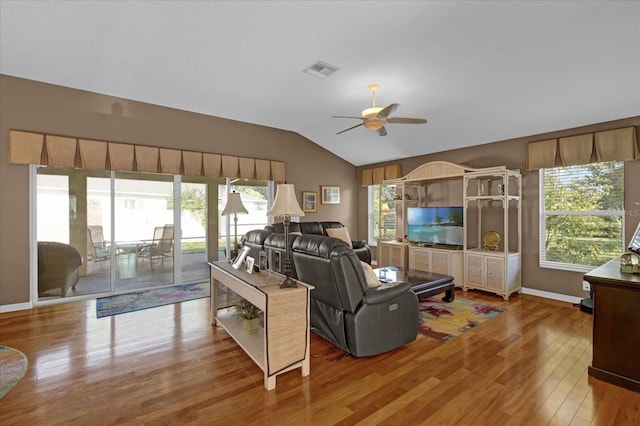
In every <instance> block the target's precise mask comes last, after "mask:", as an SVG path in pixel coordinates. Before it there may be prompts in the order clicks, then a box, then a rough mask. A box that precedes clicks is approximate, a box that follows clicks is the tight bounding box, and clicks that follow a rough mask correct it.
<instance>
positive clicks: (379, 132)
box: [378, 126, 387, 136]
mask: <svg viewBox="0 0 640 426" xmlns="http://www.w3.org/2000/svg"><path fill="white" fill-rule="evenodd" d="M378 134H379V135H380V136H387V129H385V128H384V126H382V127H380V128H379V129H378Z"/></svg>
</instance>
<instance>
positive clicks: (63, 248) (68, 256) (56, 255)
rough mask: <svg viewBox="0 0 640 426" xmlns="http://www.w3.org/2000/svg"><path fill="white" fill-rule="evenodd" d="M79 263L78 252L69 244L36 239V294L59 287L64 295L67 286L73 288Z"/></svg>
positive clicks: (67, 289)
mask: <svg viewBox="0 0 640 426" xmlns="http://www.w3.org/2000/svg"><path fill="white" fill-rule="evenodd" d="M80 265H82V257H81V256H80V253H78V250H76V249H75V248H74V247H72V246H70V245H69V244H64V243H58V242H53V241H38V295H43V294H44V293H45V292H47V291H49V290H53V289H56V288H59V289H60V292H61V296H62V297H65V296H66V295H67V292H68V291H69V288H72V289H73V290H75V289H76V284H78V279H79V277H80V273H79V271H78V269H79V268H80Z"/></svg>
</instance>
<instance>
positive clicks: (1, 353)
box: [0, 346, 28, 399]
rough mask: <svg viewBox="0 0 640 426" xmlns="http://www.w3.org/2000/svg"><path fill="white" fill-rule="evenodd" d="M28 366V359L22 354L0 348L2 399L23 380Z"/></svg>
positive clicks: (10, 349) (6, 348)
mask: <svg viewBox="0 0 640 426" xmlns="http://www.w3.org/2000/svg"><path fill="white" fill-rule="evenodd" d="M27 364H28V363H27V357H26V356H25V355H24V354H23V353H22V352H20V351H19V350H17V349H13V348H10V347H8V346H0V399H2V398H4V397H5V395H6V394H8V393H9V391H10V390H11V389H13V388H14V387H15V385H17V384H18V382H19V381H20V380H22V378H23V377H24V373H25V371H27Z"/></svg>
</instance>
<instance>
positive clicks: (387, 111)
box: [378, 104, 400, 118]
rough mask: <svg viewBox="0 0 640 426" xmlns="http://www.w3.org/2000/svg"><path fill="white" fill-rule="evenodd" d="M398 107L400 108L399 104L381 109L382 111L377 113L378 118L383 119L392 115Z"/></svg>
mask: <svg viewBox="0 0 640 426" xmlns="http://www.w3.org/2000/svg"><path fill="white" fill-rule="evenodd" d="M399 106H400V104H391V105H389V106H387V107H385V108H384V109H382V111H380V112H379V113H378V117H385V118H386V117H387V116H388V115H389V114H391V113H393V111H395V110H396V109H398V107H399Z"/></svg>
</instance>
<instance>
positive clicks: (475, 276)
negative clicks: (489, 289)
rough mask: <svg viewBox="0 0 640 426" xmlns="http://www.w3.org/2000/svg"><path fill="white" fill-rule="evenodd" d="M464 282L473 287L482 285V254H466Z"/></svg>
mask: <svg viewBox="0 0 640 426" xmlns="http://www.w3.org/2000/svg"><path fill="white" fill-rule="evenodd" d="M464 276H465V280H464V281H465V284H466V285H469V286H473V287H484V280H483V278H484V256H482V255H477V254H467V255H466V256H465V268H464Z"/></svg>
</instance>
